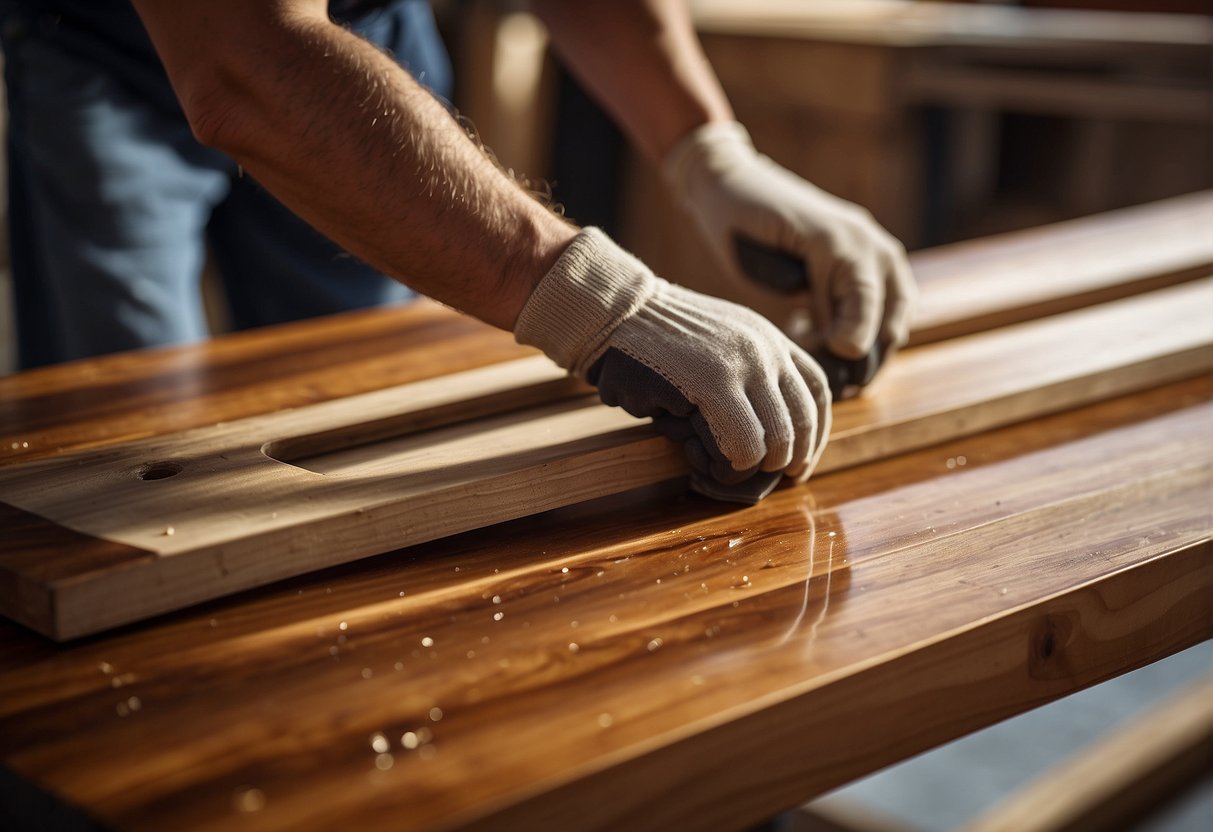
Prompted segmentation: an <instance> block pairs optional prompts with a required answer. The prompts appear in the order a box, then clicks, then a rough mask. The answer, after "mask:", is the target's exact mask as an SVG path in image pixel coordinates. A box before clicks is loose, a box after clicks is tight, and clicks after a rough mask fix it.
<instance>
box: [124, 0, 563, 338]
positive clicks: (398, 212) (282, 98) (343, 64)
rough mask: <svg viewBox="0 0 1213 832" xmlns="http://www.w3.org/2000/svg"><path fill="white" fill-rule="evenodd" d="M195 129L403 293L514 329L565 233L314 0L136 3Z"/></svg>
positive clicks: (425, 97) (419, 91)
mask: <svg viewBox="0 0 1213 832" xmlns="http://www.w3.org/2000/svg"><path fill="white" fill-rule="evenodd" d="M135 5H136V7H137V9H138V10H139V12H140V15H141V16H142V18H143V20H144V23H145V25H146V26H147V28H148V31H149V33H150V34H151V36H152V40H153V42H154V43H155V45H156V47H157V50H158V51H159V52H160V55H161V59H162V60H163V62H164V64H165V67H166V68H167V70H168V73H169V77H170V79H171V80H172V83H173V85H174V88H175V89H176V91H177V94H178V97H179V98H180V99H181V101H182V104H183V106H184V108H185V111H186V115H187V117H189V119H190V122H191V124H192V126H193V128H194V131H195V133H197V134H198V136H199V138H200V139H201V140H202V141H204V142H206V143H207V144H210V145H213V146H215V147H217V148H219V149H221V150H224V151H225V152H227V153H229V154H230V155H231V156H233V157H234V158H235V159H236V160H237V161H238V162H239V163H240V164H241V165H242V166H243V167H244V169H245V170H247V171H248V172H249V173H250V174H251V175H252V176H253V177H255V178H256V179H257V180H258V182H260V183H261V184H262V185H264V186H265V187H266V188H267V189H268V190H269V191H270V192H271V193H273V194H274V195H275V196H276V197H278V198H279V199H280V200H281V201H282V202H283V203H285V204H286V205H287V206H288V207H289V208H291V209H292V210H293V211H294V212H295V213H297V214H298V215H299V216H301V217H302V218H303V219H305V220H307V221H308V222H309V223H311V224H312V225H313V226H315V227H316V228H317V229H319V230H320V231H322V232H323V233H325V234H327V235H328V236H329V237H331V238H332V239H333V240H335V241H336V242H337V243H339V244H340V245H342V246H343V247H344V248H346V249H347V250H349V251H350V252H352V253H353V254H355V255H357V256H359V257H361V258H362V259H364V260H366V261H367V262H368V263H370V264H371V265H373V266H375V267H376V268H378V269H380V270H382V271H383V272H385V273H386V274H389V275H391V276H393V277H395V278H397V279H399V280H401V281H403V282H405V283H408V284H409V285H410V286H412V287H413V288H415V289H417V290H418V291H420V292H423V293H425V294H427V295H429V296H431V297H433V298H435V299H437V300H439V301H442V302H443V303H447V304H449V305H451V306H454V307H456V308H458V309H461V310H463V311H465V312H468V313H469V314H472V315H475V316H477V317H479V318H481V319H482V320H485V321H487V322H489V323H491V324H494V325H497V326H500V327H503V328H506V329H511V328H512V327H513V324H514V321H515V319H516V318H517V315H518V312H519V310H520V309H521V308H522V305H523V304H524V303H525V301H526V299H527V297H528V296H529V295H530V292H531V290H532V289H533V287H534V285H535V284H536V283H537V282H538V280H539V279H540V278H542V277H543V275H544V274H545V273H546V271H547V270H548V268H550V266H551V265H552V264H553V263H554V262H555V260H556V259H557V258H558V257H559V255H560V253H561V252H562V251H563V249H564V248H565V247H566V246H567V244H568V242H569V241H570V240H571V239H572V237H573V236H574V233H575V230H574V229H573V228H571V227H570V226H568V225H567V224H565V223H564V222H563V221H562V220H560V219H559V218H557V217H555V216H553V215H552V214H551V213H550V212H549V211H548V210H547V209H546V208H544V207H543V206H541V205H539V204H538V203H537V202H535V201H534V200H533V199H532V198H531V197H530V196H528V195H527V194H526V193H524V192H523V191H522V190H521V189H520V188H519V187H517V186H516V185H515V184H514V183H513V182H512V181H511V180H510V179H509V178H508V177H506V176H505V175H504V174H502V173H501V172H500V171H498V170H497V168H496V167H495V166H494V164H493V163H492V162H490V161H489V160H488V159H487V158H485V156H484V154H483V153H482V152H481V151H480V150H479V149H478V148H477V147H476V146H475V145H474V144H473V143H472V142H471V140H470V139H468V137H467V136H466V135H465V133H464V132H463V130H462V129H461V128H460V127H459V126H458V125H457V124H456V123H455V122H454V120H453V119H452V118H451V117H450V115H449V114H448V113H447V112H446V110H445V109H444V108H443V107H442V106H441V105H440V104H439V103H438V102H437V101H435V100H434V99H433V97H432V96H431V95H430V94H429V93H428V92H427V91H426V90H425V89H423V88H422V87H421V86H420V85H419V84H418V83H417V82H416V81H415V80H414V79H413V78H412V77H411V76H409V74H408V73H407V72H405V71H404V70H402V69H400V68H399V67H398V66H397V65H396V64H395V63H394V62H393V61H392V60H391V59H390V58H388V57H387V56H386V55H384V54H382V53H381V52H379V50H377V49H376V48H375V47H374V46H372V45H370V44H369V43H367V42H366V41H364V40H362V39H361V38H358V37H357V36H356V35H353V34H352V33H350V32H348V31H346V30H344V29H342V28H341V27H339V26H337V25H335V24H333V23H332V22H330V20H329V19H328V15H327V3H326V2H325V0H264V2H256V0H135Z"/></svg>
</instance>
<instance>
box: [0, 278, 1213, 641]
mask: <svg viewBox="0 0 1213 832" xmlns="http://www.w3.org/2000/svg"><path fill="white" fill-rule="evenodd" d="M1211 288H1213V281H1204V282H1200V283H1194V284H1191V285H1186V286H1181V287H1175V288H1172V289H1167V290H1163V291H1159V292H1155V293H1151V294H1150V295H1147V296H1142V297H1139V298H1134V299H1130V300H1125V301H1119V302H1116V303H1112V304H1106V305H1103V306H1100V307H1096V308H1094V309H1090V310H1083V311H1081V312H1075V313H1070V314H1068V315H1064V316H1058V317H1054V318H1050V319H1046V320H1044V321H1040V322H1033V323H1029V324H1021V325H1019V326H1017V327H1009V328H1005V329H1002V330H997V331H995V332H991V333H984V334H979V335H974V336H969V337H967V338H963V339H956V340H954V341H951V342H947V343H942V344H937V345H933V346H929V347H923V348H920V349H918V350H912V351H908V352H907V353H905V354H904V355H902V356H899V357H898V359H897V360H896V361H895V362H894V363H893V364H892V365H891V366H890V367H889V368H888V370H887V371H886V373H885V376H884V378H883V379H882V380H881V381H880V382H878V385H877V389H876V390H874V391H873V394H872V395H871V396H869V397H868V398H866V399H861V400H855V401H852V402H844V403H842V404H840V405H839V406H838V407H837V408H836V413H835V428H834V438H833V440H832V442H831V444H830V447H829V449H828V450H827V452H826V455H825V457H823V459H822V462H821V465H820V468H819V470H820V471H821V472H824V471H828V470H832V469H835V468H839V467H843V466H847V465H853V464H856V463H859V462H864V461H868V460H873V459H878V458H881V457H884V456H887V455H889V454H893V453H899V452H903V451H906V450H910V449H912V448H918V447H923V446H925V445H928V444H931V443H935V442H940V441H943V440H945V439H948V438H953V437H956V436H961V435H967V434H971V433H975V432H978V431H981V430H987V429H989V428H991V427H995V426H998V425H1003V424H1008V423H1010V422H1012V421H1015V420H1018V419H1025V418H1031V417H1034V416H1039V415H1042V414H1046V413H1052V412H1055V411H1057V410H1060V409H1063V408H1066V407H1073V406H1076V405H1079V404H1082V403H1085V402H1089V401H1095V400H1098V399H1101V398H1106V397H1108V396H1112V395H1117V394H1121V393H1126V392H1130V391H1133V390H1139V389H1143V388H1146V387H1149V386H1152V385H1157V384H1161V383H1165V382H1167V381H1171V380H1175V379H1178V378H1184V377H1187V376H1190V375H1193V374H1197V373H1201V372H1208V371H1209V370H1210V369H1211V368H1213V331H1210V327H1209V326H1208V323H1207V314H1206V310H1207V308H1208V306H1209V302H1210V289H1211ZM576 390H577V387H576V385H575V383H573V382H570V381H569V380H567V379H565V378H563V376H562V374H561V373H560V372H559V371H558V370H556V368H554V367H552V366H551V365H550V364H547V363H546V362H544V361H542V360H541V359H527V360H524V361H520V362H514V363H512V364H508V365H501V366H498V367H493V368H488V369H485V370H479V371H473V372H471V373H466V374H461V375H458V376H451V377H447V378H445V379H441V380H435V381H432V382H424V383H420V384H416V385H407V386H404V387H400V388H394V389H391V390H385V391H380V392H378V393H373V394H367V395H364V396H356V397H350V398H347V399H342V400H338V401H335V402H330V403H326V404H323V405H317V406H315V407H310V408H300V409H297V410H294V411H289V412H285V413H281V414H272V415H267V416H260V417H255V418H253V419H247V420H242V421H239V422H233V423H230V424H226V425H218V426H215V427H213V428H207V429H201V430H197V431H189V432H186V433H183V434H178V435H174V436H169V437H158V438H155V439H150V440H146V441H143V442H137V443H130V444H127V445H123V446H116V447H113V448H107V449H101V450H97V451H91V452H84V453H80V454H73V455H68V456H64V457H58V458H52V459H47V460H42V461H36V462H32V463H28V464H24V465H16V466H10V467H7V468H4V469H0V501H2V502H4V503H7V504H8V505H9V506H11V507H12V508H15V509H17V510H19V511H20V512H22V514H21V515H20V516H19V517H18V518H16V519H17V520H21V521H22V522H27V523H30V522H33V523H36V522H37V521H33V520H30V519H29V515H34V516H36V517H39V518H45V519H47V520H50V521H52V523H54V524H57V525H58V526H60V527H63V528H66V529H70V530H72V531H73V532H76V533H80V534H83V535H86V536H88V537H90V538H95V539H98V540H104V541H110V542H112V543H115V544H120V547H118V548H115V549H109V550H107V551H106V552H105V554H104V556H102V557H101V558H100V560H97V559H95V558H94V557H93V556H92V555H91V554H88V555H81V556H80V557H79V558H76V557H74V556H73V555H72V554H71V553H67V554H64V553H56V555H55V557H53V558H50V557H47V554H46V551H45V550H31V551H23V552H16V553H4V557H3V560H2V561H0V566H2V568H3V572H2V573H0V575H2V577H3V583H0V590H2V591H3V592H2V596H0V600H2V601H3V604H4V609H5V612H6V613H7V614H9V615H10V616H11V617H14V618H16V619H17V620H19V621H22V622H23V623H26V624H28V625H29V626H32V627H34V628H35V629H38V630H39V631H41V632H44V633H46V634H48V635H51V636H52V637H55V638H71V637H74V636H77V635H82V634H85V633H90V632H96V631H97V630H100V629H104V628H106V627H109V626H114V625H116V624H120V623H125V622H129V621H134V620H138V619H140V618H143V617H146V616H148V615H151V614H154V613H157V612H163V611H166V610H170V609H178V608H180V607H182V606H186V605H188V604H191V603H196V602H197V601H200V600H204V599H207V598H213V597H216V596H219V595H224V594H228V593H231V592H234V591H237V590H240V589H244V588H247V587H250V586H255V585H258V584H262V583H266V582H268V581H271V580H275V579H278V578H282V577H286V576H289V575H296V574H300V573H301V572H306V571H310V570H313V569H317V568H320V567H323V566H327V565H332V564H335V563H340V562H344V561H348V560H352V559H354V558H358V557H363V556H366V555H369V554H377V553H379V552H384V551H390V550H392V549H396V548H401V547H403V546H407V545H412V544H415V543H419V542H422V541H426V540H432V539H434V538H436V537H440V536H443V535H447V534H453V533H455V532H458V531H464V530H467V529H471V528H477V527H479V526H484V525H489V524H492V523H496V522H500V521H502V520H506V519H511V518H515V517H522V516H526V515H529V514H534V513H537V512H540V511H544V510H546V509H549V508H554V507H557V506H561V505H568V504H569V503H573V502H578V501H580V500H585V499H589V498H591V497H597V496H603V495H606V494H612V493H617V492H619V491H624V490H627V489H630V488H634V487H636V486H639V485H643V484H646V483H652V482H658V481H661V480H664V479H669V478H671V477H675V476H678V475H679V474H681V473H683V472H684V470H685V468H684V463H683V462H682V459H681V456H680V454H679V452H678V451H677V450H676V448H675V447H674V446H672V445H671V444H669V443H667V442H666V441H665V440H664V439H662V438H661V437H659V436H657V435H656V434H655V432H654V431H653V430H652V428H651V427H649V426H648V425H647V424H645V423H643V422H641V421H639V420H634V419H632V418H631V417H629V416H627V415H626V414H625V413H623V412H622V411H619V410H616V409H612V408H606V407H603V406H601V405H598V404H596V403H595V402H594V400H593V399H592V398H586V397H579V396H573V397H572V398H567V397H568V396H570V395H571V394H573V393H575V392H576ZM469 396H474V397H475V398H471V399H469V398H467V397H469ZM553 397H566V398H562V399H561V400H559V401H556V402H555V403H547V404H539V405H537V406H534V407H526V406H522V405H523V403H524V400H525V401H531V402H535V401H549V400H550V399H551V398H553ZM506 403H509V406H510V407H511V409H510V410H509V411H508V412H506V413H502V414H500V415H495V416H489V417H487V418H483V417H484V416H485V414H486V413H490V412H492V411H493V410H494V409H500V408H501V407H503V406H505V404H506ZM473 416H475V417H482V418H476V419H473V418H471V417H473ZM452 421H454V422H455V424H449V425H448V426H446V427H434V426H435V425H444V424H447V423H451V422H452ZM418 428H422V429H428V430H427V431H426V432H424V433H421V434H418V433H416V431H417V430H418ZM397 434H403V436H401V437H400V438H394V437H395V436H396V435H397ZM438 449H440V450H441V453H438ZM267 453H268V454H270V455H267ZM273 454H277V455H278V456H280V457H283V458H286V459H299V460H300V462H301V463H302V464H304V465H306V466H307V468H306V469H305V468H303V467H298V466H296V465H291V464H288V463H285V462H280V461H278V460H276V459H274V458H272V455H273ZM303 457H305V458H303ZM318 472H323V473H318ZM116 598H121V599H122V602H121V603H120V604H118V603H115V602H114V599H116Z"/></svg>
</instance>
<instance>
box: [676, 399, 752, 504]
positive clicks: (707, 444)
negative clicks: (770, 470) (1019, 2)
mask: <svg viewBox="0 0 1213 832" xmlns="http://www.w3.org/2000/svg"><path fill="white" fill-rule="evenodd" d="M745 410H746V411H748V412H749V414H748V415H749V417H750V418H751V419H752V425H751V429H757V431H759V432H761V430H762V427H761V425H759V424H758V420H757V417H755V416H754V411H753V410H750V408H749V407H746V408H745ZM689 421H690V424H691V427H693V428H694V429H695V434H696V435H697V436H698V438H699V442H700V443H701V445H702V447H703V449H704V452H705V453H706V455H707V457H708V458H709V459H710V460H711V462H710V463H709V465H708V473H709V474H710V475H711V476H712V479H714V480H716V481H717V482H719V483H723V484H725V485H735V484H737V483H739V482H744V481H745V480H748V479H749V478H750V477H751V476H753V475H754V474H755V472H757V471H758V465H759V462H760V461H761V459H762V456H761V453H759V454H758V456H757V459H756V460H755V461H753V462H749V463H748V464H747V463H742V464H741V465H739V464H738V458H737V457H736V456H734V455H732V454H730V453H729V451H728V450H727V449H725V448H722V447H721V446H720V444H719V443H718V442H717V441H716V432H715V431H714V430H712V426H711V424H710V423H709V422H708V419H707V418H706V417H705V416H704V415H703V412H702V411H697V412H695V413H693V414H691V418H690V419H689ZM686 444H687V445H690V444H691V440H688V441H687V443H686ZM745 459H749V458H745Z"/></svg>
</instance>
